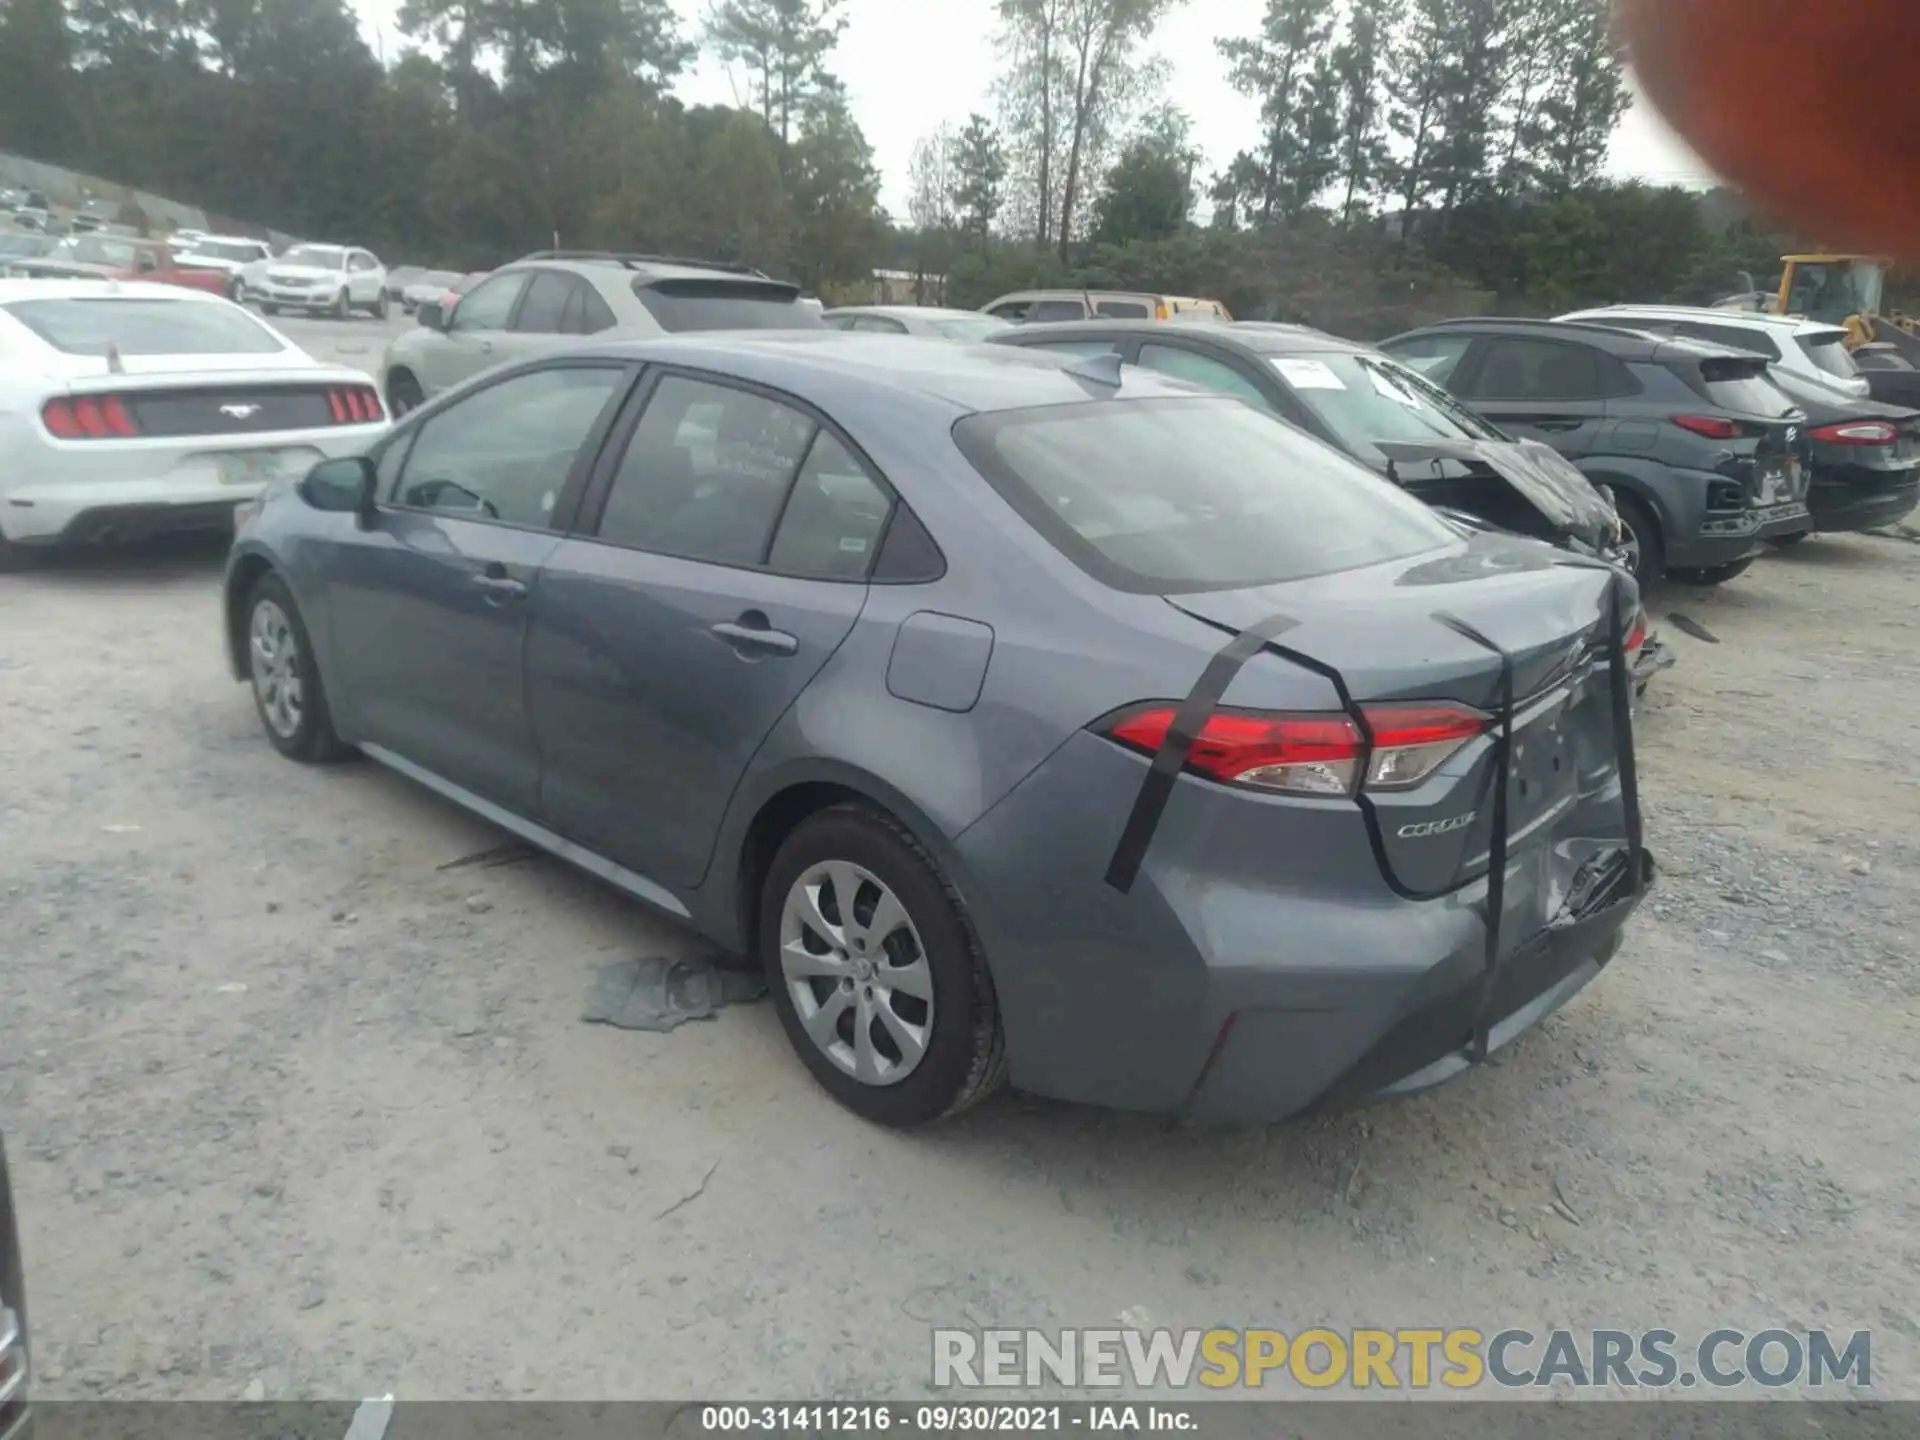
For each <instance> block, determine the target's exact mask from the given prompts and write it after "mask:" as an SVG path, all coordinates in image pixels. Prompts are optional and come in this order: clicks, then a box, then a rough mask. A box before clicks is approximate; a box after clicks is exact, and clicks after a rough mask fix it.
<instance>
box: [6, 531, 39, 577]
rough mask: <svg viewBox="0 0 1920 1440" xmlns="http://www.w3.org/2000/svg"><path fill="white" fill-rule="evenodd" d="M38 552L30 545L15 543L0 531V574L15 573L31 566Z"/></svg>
mask: <svg viewBox="0 0 1920 1440" xmlns="http://www.w3.org/2000/svg"><path fill="white" fill-rule="evenodd" d="M39 558H40V552H39V551H37V550H36V549H35V548H34V547H33V546H31V545H16V544H14V543H13V541H11V540H9V539H8V538H7V537H6V535H5V534H4V533H0V575H12V574H17V573H18V572H19V571H22V570H29V569H32V568H33V565H34V562H35V561H37V560H38V559H39Z"/></svg>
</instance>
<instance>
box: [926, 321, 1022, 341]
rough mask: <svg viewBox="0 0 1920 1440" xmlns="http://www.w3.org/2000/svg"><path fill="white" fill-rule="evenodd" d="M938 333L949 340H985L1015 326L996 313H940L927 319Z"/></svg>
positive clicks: (928, 323)
mask: <svg viewBox="0 0 1920 1440" xmlns="http://www.w3.org/2000/svg"><path fill="white" fill-rule="evenodd" d="M927 325H928V326H929V327H930V328H931V329H932V330H933V332H934V334H936V335H944V336H946V337H947V339H949V340H985V339H986V338H987V337H988V336H989V335H998V334H999V333H1000V332H1001V331H1002V330H1011V329H1012V328H1013V326H1011V325H1009V324H1008V323H1007V322H1006V321H1004V320H1002V319H1000V318H999V317H998V316H995V315H939V316H935V317H933V318H931V319H929V320H928V321H927Z"/></svg>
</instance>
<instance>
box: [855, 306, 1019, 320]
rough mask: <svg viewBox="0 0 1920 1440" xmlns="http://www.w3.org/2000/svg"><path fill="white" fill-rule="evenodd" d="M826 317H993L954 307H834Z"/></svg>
mask: <svg viewBox="0 0 1920 1440" xmlns="http://www.w3.org/2000/svg"><path fill="white" fill-rule="evenodd" d="M825 313H826V314H828V315H893V316H899V317H901V318H904V319H909V320H911V319H912V318H913V317H914V316H916V315H917V316H921V317H926V316H929V315H949V316H962V315H964V316H967V317H969V318H971V319H974V320H991V319H993V318H994V317H993V316H991V315H988V314H986V313H985V312H984V311H980V310H962V309H960V308H959V307H957V306H954V305H836V306H834V307H833V308H832V309H831V310H828V311H826V312H825Z"/></svg>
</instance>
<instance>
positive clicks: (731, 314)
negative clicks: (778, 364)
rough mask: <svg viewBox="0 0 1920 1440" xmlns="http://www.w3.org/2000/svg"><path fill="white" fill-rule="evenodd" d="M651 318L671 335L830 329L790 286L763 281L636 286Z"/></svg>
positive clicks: (708, 281)
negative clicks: (708, 331)
mask: <svg viewBox="0 0 1920 1440" xmlns="http://www.w3.org/2000/svg"><path fill="white" fill-rule="evenodd" d="M633 292H634V294H635V295H637V296H639V297H640V303H641V304H642V305H644V306H646V307H647V313H648V314H650V315H651V316H653V318H654V319H655V320H658V321H659V322H660V328H661V329H662V330H665V331H667V332H668V333H669V334H672V333H674V332H676V331H685V330H826V329H829V328H831V327H829V326H828V324H827V322H826V321H824V320H822V319H821V318H820V312H819V311H818V310H816V309H814V308H813V307H812V306H811V305H803V304H802V303H801V302H800V292H799V291H798V290H796V289H795V288H794V287H793V286H791V285H778V284H773V283H770V282H768V281H764V280H749V281H739V280H656V281H654V282H653V283H652V284H651V285H647V284H643V283H640V282H638V281H636V282H635V284H634V287H633Z"/></svg>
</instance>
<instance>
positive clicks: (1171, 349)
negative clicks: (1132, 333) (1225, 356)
mask: <svg viewBox="0 0 1920 1440" xmlns="http://www.w3.org/2000/svg"><path fill="white" fill-rule="evenodd" d="M1140 363H1141V364H1142V365H1144V366H1145V367H1146V368H1147V369H1149V370H1158V371H1159V372H1160V373H1161V374H1162V375H1171V376H1172V377H1173V378H1174V379H1176V380H1186V381H1189V382H1191V383H1192V384H1195V385H1204V386H1206V387H1207V389H1209V390H1219V391H1221V392H1223V393H1225V394H1228V395H1238V396H1239V397H1240V398H1241V399H1242V400H1245V401H1246V402H1247V403H1248V404H1250V405H1257V406H1259V407H1260V408H1261V409H1262V410H1267V411H1271V410H1272V409H1273V403H1272V402H1271V401H1270V400H1268V399H1267V397H1266V396H1265V395H1264V394H1263V393H1261V390H1260V387H1259V386H1258V385H1256V384H1254V383H1253V382H1252V381H1251V380H1249V379H1247V377H1246V376H1244V375H1242V374H1241V373H1240V372H1239V371H1238V370H1236V369H1234V368H1233V366H1231V365H1229V364H1227V362H1226V361H1224V360H1217V359H1215V358H1214V357H1213V356H1211V355H1202V354H1200V353H1198V352H1197V351H1193V350H1186V349H1182V348H1181V347H1179V346H1177V345H1142V346H1141V347H1140Z"/></svg>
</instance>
